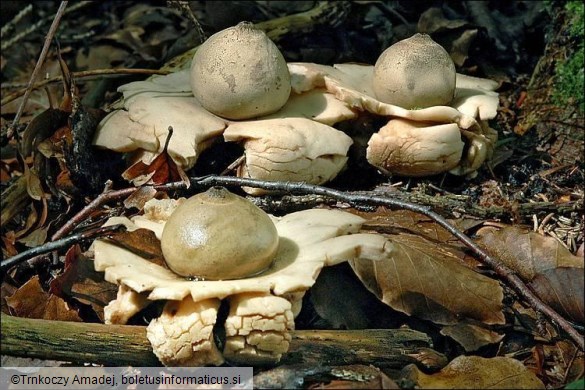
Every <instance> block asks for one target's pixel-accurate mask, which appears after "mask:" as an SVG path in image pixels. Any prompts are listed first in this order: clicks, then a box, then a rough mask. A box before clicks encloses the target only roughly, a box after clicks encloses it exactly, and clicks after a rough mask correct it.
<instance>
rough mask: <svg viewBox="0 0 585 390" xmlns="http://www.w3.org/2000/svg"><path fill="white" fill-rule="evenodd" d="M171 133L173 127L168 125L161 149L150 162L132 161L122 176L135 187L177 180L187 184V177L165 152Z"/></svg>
mask: <svg viewBox="0 0 585 390" xmlns="http://www.w3.org/2000/svg"><path fill="white" fill-rule="evenodd" d="M172 135H173V129H172V128H171V127H169V135H168V137H167V141H166V143H165V146H164V148H163V151H162V152H161V153H160V154H159V155H158V156H156V157H155V158H154V160H152V162H151V163H150V164H146V163H144V162H143V161H138V162H136V163H134V164H133V165H132V166H131V167H129V168H128V169H126V170H125V171H124V173H122V177H123V178H124V179H126V180H128V181H130V182H131V183H132V184H134V185H135V186H137V187H138V186H141V185H144V184H155V185H156V184H165V183H168V182H174V181H179V180H180V181H184V182H185V183H187V184H188V183H189V182H190V181H189V177H188V176H187V174H186V173H185V171H183V169H182V168H181V167H180V166H178V165H177V164H176V163H175V161H174V160H173V159H172V158H171V156H170V155H169V154H168V152H167V148H168V145H169V141H170V139H171V137H172Z"/></svg>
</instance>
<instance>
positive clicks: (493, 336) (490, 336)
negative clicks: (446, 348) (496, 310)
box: [441, 321, 504, 352]
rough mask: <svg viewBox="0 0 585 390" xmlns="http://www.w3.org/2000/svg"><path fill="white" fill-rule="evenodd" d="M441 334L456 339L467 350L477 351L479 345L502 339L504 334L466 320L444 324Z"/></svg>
mask: <svg viewBox="0 0 585 390" xmlns="http://www.w3.org/2000/svg"><path fill="white" fill-rule="evenodd" d="M441 334H442V335H445V336H449V337H451V338H452V339H453V340H455V341H457V342H458V343H459V344H461V346H462V347H463V348H464V349H465V351H467V352H472V351H477V350H478V349H480V348H481V347H484V346H486V345H489V344H494V343H498V342H500V341H502V339H503V338H504V335H502V334H499V333H497V332H494V331H493V330H490V329H486V328H484V327H482V326H479V325H476V324H471V323H468V322H463V321H462V322H460V323H458V324H455V325H448V326H444V327H443V329H441Z"/></svg>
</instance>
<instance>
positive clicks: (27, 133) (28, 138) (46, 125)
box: [22, 108, 69, 157]
mask: <svg viewBox="0 0 585 390" xmlns="http://www.w3.org/2000/svg"><path fill="white" fill-rule="evenodd" d="M68 117H69V113H68V112H66V111H63V110H60V109H54V108H49V109H47V110H45V111H43V112H42V113H40V114H39V115H37V116H35V117H34V118H33V120H32V121H31V122H30V123H29V124H28V126H27V127H26V129H25V130H24V133H23V136H22V155H23V156H24V157H27V156H29V155H30V154H31V153H33V152H34V151H35V150H36V148H37V146H38V145H39V144H40V143H41V142H42V141H44V140H45V139H47V138H49V137H50V136H51V135H52V134H53V133H54V132H55V131H56V130H57V129H59V128H60V127H63V126H65V125H66V124H67V118H68Z"/></svg>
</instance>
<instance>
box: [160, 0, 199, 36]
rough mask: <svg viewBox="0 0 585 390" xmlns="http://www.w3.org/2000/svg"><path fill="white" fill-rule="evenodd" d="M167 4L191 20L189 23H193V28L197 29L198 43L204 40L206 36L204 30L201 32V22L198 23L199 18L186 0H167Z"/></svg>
mask: <svg viewBox="0 0 585 390" xmlns="http://www.w3.org/2000/svg"><path fill="white" fill-rule="evenodd" d="M167 5H169V6H171V7H173V8H176V9H178V10H179V11H181V13H182V14H183V15H185V16H186V17H187V19H189V20H190V21H191V23H193V26H194V27H195V30H197V35H198V36H199V44H202V43H203V42H205V40H206V39H207V37H206V36H205V32H203V27H201V23H199V20H197V18H196V17H195V15H194V14H193V10H192V9H191V7H189V2H188V1H178V0H168V1H167Z"/></svg>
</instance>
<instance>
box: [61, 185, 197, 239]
mask: <svg viewBox="0 0 585 390" xmlns="http://www.w3.org/2000/svg"><path fill="white" fill-rule="evenodd" d="M186 186H187V183H184V182H174V183H167V184H162V185H156V186H152V187H153V188H154V189H155V190H176V189H184V188H186ZM138 189H139V187H131V188H124V189H121V190H106V191H104V192H103V193H101V194H100V195H99V196H98V197H97V198H95V199H94V200H92V201H91V202H90V203H89V204H88V205H87V206H85V207H84V208H83V209H82V210H81V211H80V212H78V213H77V214H76V215H74V216H73V217H72V218H71V219H70V220H68V221H67V222H66V223H65V224H64V225H63V226H61V228H60V229H59V230H57V231H56V232H55V234H53V236H52V237H51V241H55V240H58V239H60V238H61V237H63V236H65V235H66V234H68V233H69V232H71V231H72V230H73V229H74V228H75V226H77V225H78V224H80V223H81V222H83V221H84V220H85V219H86V218H87V217H88V216H89V215H90V214H91V213H93V212H94V211H95V210H96V209H97V208H98V207H100V206H101V205H103V204H104V203H107V202H110V201H112V200H118V199H122V198H126V197H128V196H130V195H132V194H133V193H135V192H136V191H138Z"/></svg>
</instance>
